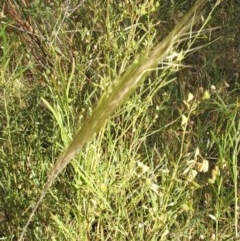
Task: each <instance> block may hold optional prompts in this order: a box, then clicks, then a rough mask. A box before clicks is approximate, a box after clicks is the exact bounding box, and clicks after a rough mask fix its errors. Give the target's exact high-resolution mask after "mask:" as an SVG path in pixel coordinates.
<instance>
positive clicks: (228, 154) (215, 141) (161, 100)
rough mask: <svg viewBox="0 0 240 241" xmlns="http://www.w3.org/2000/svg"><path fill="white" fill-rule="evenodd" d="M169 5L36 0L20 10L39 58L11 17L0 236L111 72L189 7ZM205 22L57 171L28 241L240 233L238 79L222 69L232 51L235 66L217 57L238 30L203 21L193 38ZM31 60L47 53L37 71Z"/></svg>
mask: <svg viewBox="0 0 240 241" xmlns="http://www.w3.org/2000/svg"><path fill="white" fill-rule="evenodd" d="M173 3H174V5H171V6H170V5H169V6H168V5H167V4H166V3H161V2H160V4H158V3H156V2H154V1H150V2H149V1H142V2H141V3H138V4H136V2H135V1H125V2H124V3H116V2H112V1H100V2H99V3H97V4H95V3H94V4H93V3H91V2H90V1H85V2H84V3H83V4H82V5H79V6H78V7H77V8H76V9H75V10H76V11H75V12H72V14H70V15H67V14H68V13H70V12H71V9H74V7H75V6H77V1H76V2H75V1H72V3H71V4H72V6H70V5H66V3H63V4H65V5H64V6H65V7H66V6H67V8H62V6H61V5H58V3H57V2H54V3H53V5H52V6H50V5H49V6H47V7H43V6H41V5H38V3H37V1H36V3H35V2H34V4H32V5H31V6H30V11H29V14H30V16H31V23H32V24H33V26H37V28H38V36H39V38H40V39H42V41H43V43H42V46H43V49H44V51H45V52H46V53H47V56H48V57H47V58H43V57H42V56H43V55H42V53H40V52H38V51H39V49H38V48H36V46H34V45H33V46H32V45H29V44H27V42H26V38H24V37H23V36H21V35H20V34H19V33H18V32H17V31H12V30H11V29H10V28H9V26H8V25H7V23H8V24H10V23H11V24H14V20H13V19H11V18H10V16H9V15H7V14H6V18H5V19H4V22H5V24H3V25H1V32H0V34H1V35H0V40H1V45H2V47H3V48H2V53H1V70H0V72H1V80H0V95H1V96H0V117H1V120H2V121H1V124H0V133H1V135H0V143H1V149H0V166H1V178H0V185H1V189H0V190H1V200H0V222H1V227H0V238H1V240H16V239H18V238H19V237H20V234H21V232H22V228H23V227H24V225H25V224H26V222H27V220H28V217H29V215H30V213H31V211H32V208H33V206H34V205H35V202H36V200H37V199H38V198H39V195H40V194H41V190H42V187H43V186H44V184H45V182H46V180H47V176H48V175H49V172H50V170H51V168H52V167H54V164H53V163H54V162H55V161H56V159H57V157H58V156H59V155H60V153H62V152H63V151H64V150H66V148H67V147H68V145H69V143H71V140H72V139H73V138H74V137H75V136H76V135H77V136H78V130H79V129H81V128H82V127H83V126H87V124H88V123H87V124H86V120H88V117H89V116H91V115H92V114H93V113H97V114H99V115H100V113H101V112H96V111H94V109H95V107H96V106H99V101H100V99H101V96H102V95H103V94H104V93H105V92H106V90H107V89H108V88H109V86H111V85H112V84H113V81H117V80H118V79H119V78H120V76H126V79H130V78H129V74H128V73H129V72H127V74H126V72H125V71H126V69H127V68H128V66H130V65H131V64H132V62H133V61H134V59H136V57H137V56H141V55H142V54H144V53H145V54H146V53H148V54H150V53H151V50H152V49H153V48H154V46H155V45H156V44H158V43H160V42H161V40H162V39H163V38H164V37H166V35H167V34H168V33H169V32H170V30H172V29H173V26H172V25H173V23H172V22H174V21H177V22H178V21H179V19H181V15H184V14H185V13H186V11H187V10H188V9H189V8H190V4H189V3H185V2H184V3H181V4H177V2H175V1H173ZM208 6H210V5H208ZM234 6H235V7H236V6H237V4H235V5H234V2H232V3H231V4H229V5H227V3H222V4H220V6H219V7H218V8H217V9H215V11H214V12H213V13H212V15H211V16H212V19H211V21H210V22H209V23H208V25H207V26H205V29H207V28H209V29H212V28H214V27H219V24H220V25H221V22H219V19H218V16H219V14H220V13H221V14H222V13H224V12H225V13H226V14H229V12H231V13H234V11H236V10H235V9H234ZM210 7H213V5H211V6H210ZM209 10H210V8H209ZM228 11H229V12H228ZM206 14H207V13H204V15H203V18H205V19H206V16H207V15H206ZM233 16H234V14H233ZM56 19H57V20H58V21H55V20H56ZM53 20H54V21H53ZM159 21H160V22H159ZM231 21H233V20H231V19H229V23H230V22H231ZM49 23H51V24H49ZM175 23H176V22H175ZM201 24H202V23H201V22H198V23H197V25H196V27H194V28H193V29H192V30H191V31H188V33H187V34H186V35H184V38H185V41H184V43H182V44H181V45H180V47H178V49H174V51H178V53H182V54H183V56H184V57H185V59H184V60H181V61H179V59H176V58H167V59H164V60H163V61H162V62H161V63H159V64H158V65H157V66H155V69H154V70H153V71H152V72H151V73H149V75H148V77H147V78H146V79H145V80H144V82H143V83H142V84H141V85H140V86H139V87H138V88H137V90H136V91H135V92H134V93H133V94H132V95H131V97H130V99H128V100H127V101H126V102H125V103H124V104H123V105H122V107H120V108H117V109H116V111H115V112H114V113H113V115H112V117H111V118H110V119H106V121H103V123H102V128H101V129H100V131H99V133H98V134H96V135H94V136H93V137H92V139H91V140H89V141H88V142H87V143H86V145H84V146H83V147H82V149H81V150H80V152H79V153H78V155H77V156H76V157H75V158H74V159H73V160H72V161H71V162H70V165H68V166H67V168H66V169H65V170H64V171H63V172H62V174H61V175H60V176H59V177H57V180H56V181H55V183H54V184H53V186H52V187H51V188H50V190H49V192H47V194H46V197H45V198H44V200H43V202H42V203H41V205H40V206H39V209H38V210H37V212H36V213H35V215H34V217H33V220H32V222H31V223H30V225H29V227H28V229H27V233H26V236H25V237H26V240H237V238H238V237H239V234H238V228H239V224H238V219H239V217H238V189H239V184H238V165H239V164H238V159H239V141H240V134H239V133H240V132H239V130H240V129H239V128H240V127H239V100H238V98H237V96H238V93H239V84H238V80H237V79H234V78H233V79H230V78H229V76H231V75H230V72H231V71H233V73H232V72H231V73H232V76H235V75H236V74H237V72H236V73H234V71H235V69H237V68H236V66H235V64H236V63H235V62H234V59H235V57H234V56H233V57H234V58H233V59H232V65H231V66H233V67H234V68H233V70H232V69H231V68H229V69H227V70H225V69H224V68H225V66H224V64H223V63H222V62H221V60H220V59H219V53H222V52H224V49H223V46H225V49H226V51H227V50H228V49H227V47H228V43H229V41H231V43H232V41H233V42H234V40H233V39H232V38H235V36H234V35H230V37H231V39H230V37H228V36H229V35H226V37H224V38H221V39H220V40H219V39H218V37H219V36H218V34H219V32H218V30H216V31H213V32H212V33H211V35H210V30H209V31H203V32H202V34H201V35H200V36H198V38H196V33H197V32H196V31H197V30H198V29H200V28H201ZM7 26H8V27H7ZM227 30H228V31H230V30H231V29H230V26H227V27H226V26H224V28H223V30H221V31H226V32H228V31H227ZM190 35H193V36H192V38H190ZM224 36H225V35H224ZM19 37H21V38H19ZM194 37H195V38H194ZM214 39H218V40H217V41H213V42H212V43H211V41H212V40H214ZM189 44H191V45H189ZM189 46H190V47H189ZM202 46H205V47H202ZM231 46H232V45H231ZM189 48H190V49H189ZM194 49H196V50H197V51H194ZM37 50H38V51H37ZM181 51H182V52H181ZM236 51H237V50H236ZM36 56H38V57H40V58H42V59H41V62H44V61H46V59H48V60H47V62H45V65H44V69H43V67H42V66H41V65H39V60H38V59H37V58H36ZM177 57H181V55H178V56H177ZM221 57H222V58H224V56H221ZM144 58H146V59H145V61H146V60H147V58H148V56H147V55H146V56H144ZM144 58H143V60H142V61H143V63H144ZM50 62H51V63H53V65H51V64H49V63H50ZM228 62H229V63H231V58H229V59H228ZM136 66H137V67H139V64H137V65H136ZM137 67H133V68H137ZM130 68H131V67H130ZM144 69H146V68H144ZM124 74H125V75H124ZM120 79H121V78H120ZM224 81H225V82H226V83H228V84H229V85H230V86H229V87H228V86H227V85H226V84H224ZM116 83H117V82H116ZM122 83H123V82H122ZM119 86H120V87H119V88H121V84H119ZM116 93H117V92H116ZM100 106H101V105H100ZM102 106H103V107H104V106H107V105H102ZM102 111H104V108H103V110H102ZM207 163H208V164H209V167H208V168H207V167H206V165H207ZM204 165H205V166H204ZM204 167H205V171H203V170H204Z"/></svg>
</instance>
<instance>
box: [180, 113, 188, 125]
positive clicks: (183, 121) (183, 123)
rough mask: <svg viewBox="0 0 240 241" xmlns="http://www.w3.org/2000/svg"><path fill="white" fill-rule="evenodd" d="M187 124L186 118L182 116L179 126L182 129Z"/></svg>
mask: <svg viewBox="0 0 240 241" xmlns="http://www.w3.org/2000/svg"><path fill="white" fill-rule="evenodd" d="M187 123H188V117H187V116H185V115H182V123H181V126H182V127H184V126H185V125H187Z"/></svg>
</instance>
